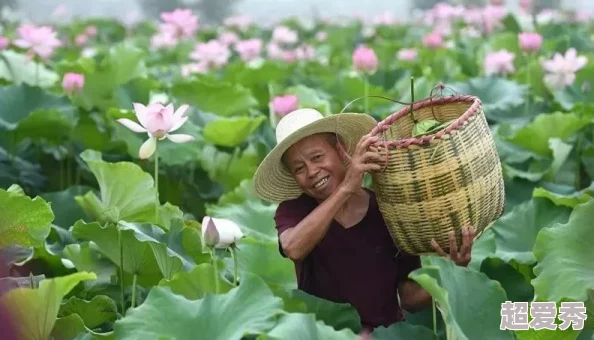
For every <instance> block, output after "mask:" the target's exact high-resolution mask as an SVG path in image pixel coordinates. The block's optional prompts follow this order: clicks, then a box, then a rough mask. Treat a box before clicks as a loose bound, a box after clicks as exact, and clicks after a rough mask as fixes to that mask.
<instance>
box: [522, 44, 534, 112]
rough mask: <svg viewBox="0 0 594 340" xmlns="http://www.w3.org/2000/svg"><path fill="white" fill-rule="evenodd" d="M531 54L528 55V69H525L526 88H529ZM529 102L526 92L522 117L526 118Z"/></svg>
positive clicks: (528, 93)
mask: <svg viewBox="0 0 594 340" xmlns="http://www.w3.org/2000/svg"><path fill="white" fill-rule="evenodd" d="M531 56H532V54H530V53H529V54H528V67H527V69H526V84H527V85H528V86H530V61H532V58H531ZM529 102H530V92H529V91H526V103H525V104H524V115H525V116H526V117H528V113H529V112H528V106H529Z"/></svg>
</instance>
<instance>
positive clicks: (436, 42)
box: [423, 31, 444, 49]
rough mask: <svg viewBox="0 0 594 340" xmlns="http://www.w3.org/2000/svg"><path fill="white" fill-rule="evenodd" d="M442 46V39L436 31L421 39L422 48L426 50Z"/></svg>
mask: <svg viewBox="0 0 594 340" xmlns="http://www.w3.org/2000/svg"><path fill="white" fill-rule="evenodd" d="M443 45H444V41H443V37H442V36H441V34H439V33H438V32H437V31H433V32H431V33H429V34H427V35H425V36H424V37H423V46H425V47H427V48H432V49H436V48H440V47H442V46H443Z"/></svg>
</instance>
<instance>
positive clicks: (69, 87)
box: [62, 72, 85, 93]
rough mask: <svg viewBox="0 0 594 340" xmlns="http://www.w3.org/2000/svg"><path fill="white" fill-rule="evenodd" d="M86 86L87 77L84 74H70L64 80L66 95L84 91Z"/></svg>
mask: <svg viewBox="0 0 594 340" xmlns="http://www.w3.org/2000/svg"><path fill="white" fill-rule="evenodd" d="M84 86H85V76H84V74H80V73H74V72H68V73H66V74H64V78H63V79H62V89H64V92H66V93H74V92H77V91H80V90H82V88H83V87H84Z"/></svg>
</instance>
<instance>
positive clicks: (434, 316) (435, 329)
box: [431, 298, 437, 336]
mask: <svg viewBox="0 0 594 340" xmlns="http://www.w3.org/2000/svg"><path fill="white" fill-rule="evenodd" d="M431 305H432V306H433V333H435V336H437V310H436V307H435V298H431Z"/></svg>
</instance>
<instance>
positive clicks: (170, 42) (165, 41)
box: [151, 30, 179, 49]
mask: <svg viewBox="0 0 594 340" xmlns="http://www.w3.org/2000/svg"><path fill="white" fill-rule="evenodd" d="M178 42H179V40H178V38H177V37H176V36H175V34H174V32H172V31H167V30H165V31H160V32H159V33H157V34H155V35H153V36H152V37H151V46H152V48H155V49H159V48H164V47H175V46H176V45H177V44H178Z"/></svg>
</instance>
